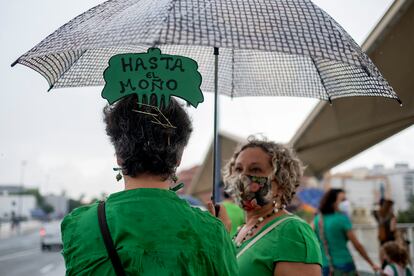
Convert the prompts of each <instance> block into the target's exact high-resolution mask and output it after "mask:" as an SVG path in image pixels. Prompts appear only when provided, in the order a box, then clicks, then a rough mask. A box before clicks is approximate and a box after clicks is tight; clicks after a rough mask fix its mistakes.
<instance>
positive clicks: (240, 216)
mask: <svg viewBox="0 0 414 276" xmlns="http://www.w3.org/2000/svg"><path fill="white" fill-rule="evenodd" d="M222 204H223V206H224V208H226V211H227V214H228V215H229V218H230V220H231V231H230V237H233V236H234V235H235V234H236V232H237V228H238V227H239V226H240V225H242V224H244V211H243V209H242V208H240V207H239V205H237V204H235V203H233V202H231V201H223V202H222Z"/></svg>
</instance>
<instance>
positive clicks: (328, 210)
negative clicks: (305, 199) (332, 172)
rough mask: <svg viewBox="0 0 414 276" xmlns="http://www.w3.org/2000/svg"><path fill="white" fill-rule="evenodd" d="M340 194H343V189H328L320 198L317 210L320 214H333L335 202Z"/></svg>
mask: <svg viewBox="0 0 414 276" xmlns="http://www.w3.org/2000/svg"><path fill="white" fill-rule="evenodd" d="M340 193H345V191H344V190H343V189H330V190H329V191H327V192H326V193H325V195H324V196H323V197H322V199H321V202H320V203H319V210H320V211H321V213H322V214H324V215H327V214H333V213H335V206H334V205H335V202H336V199H337V198H338V195H339V194H340Z"/></svg>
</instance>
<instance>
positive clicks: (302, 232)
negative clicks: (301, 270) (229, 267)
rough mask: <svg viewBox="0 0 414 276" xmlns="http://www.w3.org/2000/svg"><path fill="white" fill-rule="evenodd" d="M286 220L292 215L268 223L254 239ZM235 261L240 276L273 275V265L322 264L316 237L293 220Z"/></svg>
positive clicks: (307, 226) (297, 220) (280, 226)
mask: <svg viewBox="0 0 414 276" xmlns="http://www.w3.org/2000/svg"><path fill="white" fill-rule="evenodd" d="M286 216H291V215H282V216H280V217H277V218H275V219H274V220H272V221H270V222H268V223H267V224H266V225H265V226H264V227H263V228H262V229H261V230H260V231H259V232H258V233H257V234H256V235H255V236H257V235H258V234H259V233H261V232H262V231H264V230H265V229H266V228H268V227H269V226H271V225H272V224H273V223H275V222H276V221H278V220H280V219H282V218H284V217H286ZM255 236H254V237H255ZM254 237H252V238H251V239H250V240H247V241H245V242H244V243H243V244H242V245H241V247H240V248H238V252H239V251H241V250H242V249H243V247H245V246H246V245H247V244H248V243H249V242H250V241H251V240H252V239H253V238H254ZM237 261H238V263H239V275H240V276H244V275H246V276H251V275H273V273H274V267H275V263H276V262H299V263H307V264H319V265H321V264H322V258H321V250H320V247H319V243H318V240H317V238H316V236H315V234H314V233H313V231H312V229H311V227H310V226H309V225H308V224H307V223H306V222H305V221H303V220H302V219H299V218H298V217H296V216H295V217H293V218H290V219H287V220H286V221H284V222H282V223H281V224H279V225H278V226H277V227H276V228H274V229H272V230H271V231H270V232H269V233H267V234H266V235H265V236H263V237H262V238H261V239H260V240H258V241H257V242H256V243H255V244H254V245H253V246H252V247H250V248H249V249H248V250H246V252H244V253H243V254H242V255H241V256H240V257H239V258H238V260H237Z"/></svg>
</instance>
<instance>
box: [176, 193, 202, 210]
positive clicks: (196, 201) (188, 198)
mask: <svg viewBox="0 0 414 276" xmlns="http://www.w3.org/2000/svg"><path fill="white" fill-rule="evenodd" d="M179 197H180V198H181V199H184V200H186V201H187V202H188V203H189V204H190V205H191V206H200V207H204V204H203V203H202V202H201V201H200V200H199V199H197V198H195V197H193V196H190V195H179Z"/></svg>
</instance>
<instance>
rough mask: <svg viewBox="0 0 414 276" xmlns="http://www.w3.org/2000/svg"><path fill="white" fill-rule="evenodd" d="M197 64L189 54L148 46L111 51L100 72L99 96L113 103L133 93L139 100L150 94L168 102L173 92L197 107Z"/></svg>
mask: <svg viewBox="0 0 414 276" xmlns="http://www.w3.org/2000/svg"><path fill="white" fill-rule="evenodd" d="M197 68H198V65H197V62H195V61H194V60H192V59H191V58H188V57H183V56H175V55H165V54H161V50H160V49H158V48H149V49H148V51H147V53H133V54H131V53H129V54H119V55H115V56H113V57H111V58H110V60H109V66H108V67H107V68H106V69H105V72H104V80H105V87H104V89H103V90H102V97H103V98H105V99H106V100H108V102H109V103H110V104H113V103H114V102H116V101H117V100H119V99H121V98H123V97H125V96H127V95H130V94H134V93H135V94H137V96H138V101H141V102H142V97H143V96H144V95H145V96H146V97H147V100H149V99H150V96H151V95H153V94H154V95H155V96H157V99H158V104H159V103H160V101H161V98H162V96H164V97H165V103H166V104H168V102H169V99H170V96H176V97H179V98H182V99H184V100H186V101H187V102H188V103H189V104H191V105H192V106H194V107H197V105H198V104H199V103H202V102H203V101H204V97H203V94H202V92H201V89H200V86H201V75H200V73H199V72H198V71H197Z"/></svg>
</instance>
